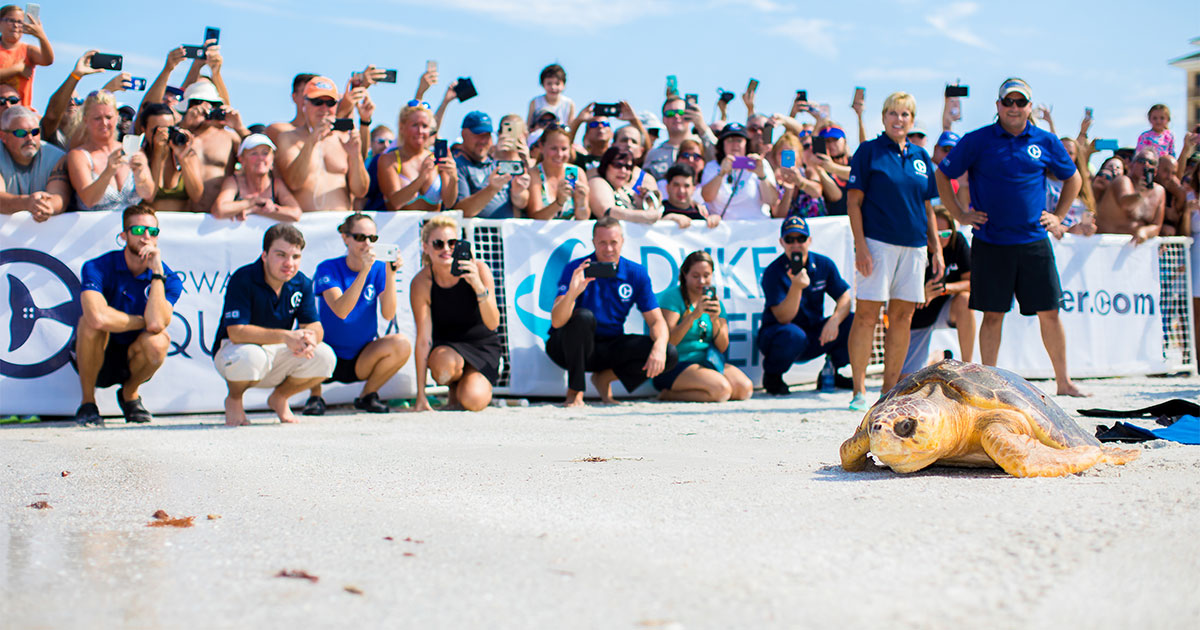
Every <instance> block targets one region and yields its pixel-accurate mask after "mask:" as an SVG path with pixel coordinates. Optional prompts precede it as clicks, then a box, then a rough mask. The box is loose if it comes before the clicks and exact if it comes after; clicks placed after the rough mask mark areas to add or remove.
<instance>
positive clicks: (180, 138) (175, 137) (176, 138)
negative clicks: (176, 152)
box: [167, 125, 188, 147]
mask: <svg viewBox="0 0 1200 630" xmlns="http://www.w3.org/2000/svg"><path fill="white" fill-rule="evenodd" d="M167 141H168V142H170V143H171V144H173V145H175V146H177V147H182V146H185V145H187V143H188V137H187V134H186V133H183V132H182V131H180V130H179V127H176V126H175V125H171V126H170V127H167Z"/></svg>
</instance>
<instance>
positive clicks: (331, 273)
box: [302, 213, 412, 416]
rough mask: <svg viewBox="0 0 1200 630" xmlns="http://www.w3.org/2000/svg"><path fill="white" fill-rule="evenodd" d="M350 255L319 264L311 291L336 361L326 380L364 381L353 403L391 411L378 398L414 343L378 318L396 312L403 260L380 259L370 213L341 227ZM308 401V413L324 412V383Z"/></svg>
mask: <svg viewBox="0 0 1200 630" xmlns="http://www.w3.org/2000/svg"><path fill="white" fill-rule="evenodd" d="M338 233H339V234H341V236H342V242H343V243H344V244H345V245H346V255H345V256H339V257H337V258H330V259H329V260H325V261H322V262H321V263H320V264H318V265H317V271H316V273H314V274H313V278H315V280H313V293H315V294H316V295H317V296H318V298H317V311H318V312H319V313H320V318H321V327H322V328H324V329H325V343H327V344H329V347H331V348H333V353H334V355H336V356H337V364H336V365H335V366H334V368H333V376H331V377H330V378H329V380H328V381H326V382H327V383H328V382H331V381H336V382H338V383H357V382H360V381H363V386H362V392H361V393H360V394H359V396H358V398H355V399H354V408H355V409H358V410H360V411H366V412H367V413H388V412H389V411H390V409H389V408H388V406H387V404H385V403H384V402H383V401H382V400H380V399H379V388H381V387H383V386H384V385H385V384H386V383H387V382H388V381H389V380H391V378H392V377H393V376H395V375H396V372H399V371H400V368H401V367H403V366H404V362H405V361H407V360H408V355H409V354H411V353H412V343H411V342H410V341H409V340H408V339H407V338H406V337H405V336H404V335H401V334H399V333H397V334H392V335H384V336H382V337H380V336H379V318H380V317H382V318H383V321H385V322H388V321H391V320H392V319H393V318H394V317H395V316H396V271H397V270H399V269H400V265H401V264H402V261H401V260H400V258H399V256H398V255H397V256H396V257H394V258H392V259H391V260H376V256H375V248H376V243H377V242H378V241H379V233H378V231H377V230H376V228H375V220H374V219H372V218H371V217H370V215H366V214H362V213H354V214H352V215H350V216H348V217H346V220H345V221H343V222H342V224H341V225H339V226H338ZM310 391H311V395H310V396H309V398H308V400H307V401H305V403H304V411H303V412H302V413H303V414H304V415H306V416H319V415H323V414H324V413H325V407H326V405H325V399H323V398H322V397H321V386H320V385H317V386H315V387H313V388H312V390H310Z"/></svg>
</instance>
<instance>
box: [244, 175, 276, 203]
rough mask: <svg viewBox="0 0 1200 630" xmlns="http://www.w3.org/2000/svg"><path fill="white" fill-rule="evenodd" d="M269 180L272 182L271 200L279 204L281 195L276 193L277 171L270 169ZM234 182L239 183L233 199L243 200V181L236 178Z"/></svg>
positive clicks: (270, 184)
mask: <svg viewBox="0 0 1200 630" xmlns="http://www.w3.org/2000/svg"><path fill="white" fill-rule="evenodd" d="M235 177H236V175H235ZM267 181H268V182H270V183H269V186H270V190H271V201H274V202H275V203H277V204H278V203H279V197H278V196H277V195H276V194H275V171H270V172H269V173H267ZM234 183H236V184H237V194H236V195H234V196H233V200H234V201H241V200H242V183H241V182H240V181H238V180H236V179H235V180H234Z"/></svg>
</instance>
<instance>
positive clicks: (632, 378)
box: [546, 217, 679, 407]
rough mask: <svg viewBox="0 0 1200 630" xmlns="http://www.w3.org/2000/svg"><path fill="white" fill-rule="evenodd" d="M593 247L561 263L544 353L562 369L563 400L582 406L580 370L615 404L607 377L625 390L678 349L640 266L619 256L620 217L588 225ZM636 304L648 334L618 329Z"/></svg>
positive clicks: (669, 361) (663, 367)
mask: <svg viewBox="0 0 1200 630" xmlns="http://www.w3.org/2000/svg"><path fill="white" fill-rule="evenodd" d="M592 244H593V245H594V246H595V251H594V252H593V253H591V254H589V255H587V256H584V257H583V258H576V259H575V260H572V261H571V262H570V263H568V264H567V266H566V267H565V268H563V272H562V275H561V276H560V277H559V280H558V297H557V298H555V300H554V307H553V308H552V309H551V311H550V323H551V328H550V337H549V339H547V341H546V354H547V355H548V356H549V357H550V360H551V361H554V363H555V364H556V365H558V366H559V367H561V368H563V369H565V370H566V371H567V395H566V399H565V401H564V403H563V404H564V406H567V407H582V406H584V402H583V393H584V390H585V388H586V383H585V382H584V375H585V374H586V373H587V372H591V373H592V384H593V385H595V387H596V391H597V392H598V393H599V394H600V400H601V402H604V403H609V404H611V403H615V402H616V400H615V399H614V398H613V394H612V384H613V382H614V381H617V380H620V381H621V384H622V385H624V386H625V389H626V391H630V392H632V391H633V390H634V389H636V388H637V387H638V385H641V384H642V383H643V382H645V381H646V379H648V378H654V377H655V376H658V375H659V374H662V373H663V372H664V371H667V370H670V369H672V368H674V367H675V364H676V363H677V362H678V360H679V356H678V354H677V352H676V350H675V346H673V345H671V343H670V331H669V330H668V328H667V323H666V320H664V319H663V315H662V311H661V310H660V309H659V308H658V300H657V299H656V298H655V296H654V291H653V290H652V289H651V286H650V275H649V274H648V273H646V268H645V267H643V266H642V265H639V264H638V263H635V262H633V261H632V260H629V259H627V258H623V257H621V248H622V247H623V246H624V244H625V236H624V234H623V233H622V231H621V222H620V221H618V220H616V219H614V218H612V217H602V218H600V219H599V220H597V221H596V224H595V225H594V226H593V227H592ZM634 305H637V307H638V310H639V311H641V312H642V317H644V318H645V320H646V325H647V326H648V327H649V328H650V334H649V335H628V334H625V320H626V319H627V318H628V317H629V311H630V310H632V309H633V307H634Z"/></svg>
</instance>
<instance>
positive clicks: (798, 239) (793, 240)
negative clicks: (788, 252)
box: [783, 235, 808, 245]
mask: <svg viewBox="0 0 1200 630" xmlns="http://www.w3.org/2000/svg"><path fill="white" fill-rule="evenodd" d="M807 240H808V237H807V236H795V235H788V236H785V237H783V242H784V243H787V244H788V245H796V244H798V243H803V242H804V241H807Z"/></svg>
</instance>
